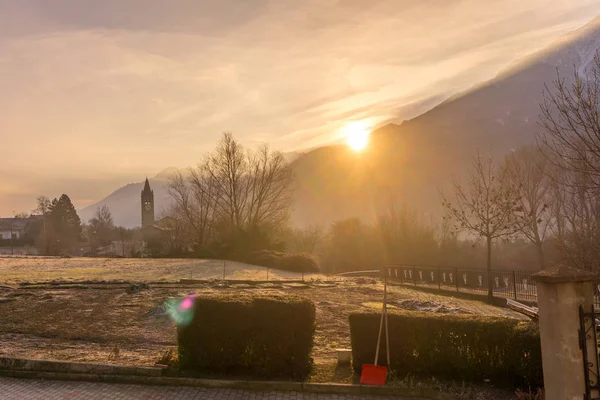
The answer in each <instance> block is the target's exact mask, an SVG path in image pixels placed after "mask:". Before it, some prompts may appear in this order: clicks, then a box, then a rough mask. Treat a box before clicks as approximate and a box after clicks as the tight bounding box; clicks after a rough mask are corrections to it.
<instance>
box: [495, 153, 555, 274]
mask: <svg viewBox="0 0 600 400" xmlns="http://www.w3.org/2000/svg"><path fill="white" fill-rule="evenodd" d="M549 167H550V165H549V162H548V160H547V158H546V157H545V156H544V155H543V154H542V153H541V152H540V151H539V150H538V149H537V148H535V147H533V146H528V147H524V148H521V149H518V150H516V151H515V152H513V153H511V154H509V155H508V156H507V157H506V159H505V160H504V165H503V166H502V168H503V169H504V171H503V172H504V174H505V176H506V179H507V184H508V185H510V186H512V187H513V188H515V189H516V190H517V192H518V197H517V201H518V206H517V207H516V210H517V212H516V215H515V217H516V218H517V219H520V221H519V223H518V224H517V226H519V227H520V232H521V233H522V235H523V236H524V237H525V238H526V239H527V240H529V241H530V242H531V243H532V244H533V245H534V246H535V248H536V253H537V259H538V268H539V269H544V266H545V260H544V247H543V246H544V239H545V238H546V235H547V234H548V232H549V231H550V228H551V225H552V218H551V216H550V213H549V207H550V205H549V204H550V202H551V198H550V193H551V192H550V189H551V185H550V178H549V176H548V174H549Z"/></svg>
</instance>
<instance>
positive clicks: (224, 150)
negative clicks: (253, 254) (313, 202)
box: [203, 133, 292, 233]
mask: <svg viewBox="0 0 600 400" xmlns="http://www.w3.org/2000/svg"><path fill="white" fill-rule="evenodd" d="M203 170H204V172H205V173H206V174H207V175H208V177H209V178H210V179H211V181H212V182H213V183H214V185H215V186H216V189H217V190H215V191H214V192H213V193H214V194H215V195H216V196H215V197H214V204H215V210H216V213H217V215H218V216H219V217H220V218H221V219H223V220H225V221H227V222H228V227H229V229H230V230H231V233H235V232H236V231H237V230H240V229H244V230H250V229H255V228H258V227H263V226H270V227H277V226H281V224H282V223H284V222H285V221H287V219H288V217H289V207H290V204H291V200H292V198H291V190H290V188H291V183H292V173H291V170H290V168H289V167H288V165H287V163H286V162H285V159H284V158H283V155H282V154H281V153H280V152H271V151H269V148H268V147H267V146H266V145H263V146H261V147H260V148H259V149H258V151H256V152H252V151H247V150H245V149H244V148H243V147H242V145H241V144H240V143H238V142H236V141H235V140H234V139H233V136H232V135H231V134H230V133H225V134H224V135H223V137H222V139H221V141H220V142H219V144H218V145H217V148H216V150H215V152H214V153H213V154H211V155H209V156H208V157H207V159H206V160H205V163H204V165H203Z"/></svg>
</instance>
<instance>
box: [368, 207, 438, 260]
mask: <svg viewBox="0 0 600 400" xmlns="http://www.w3.org/2000/svg"><path fill="white" fill-rule="evenodd" d="M377 230H378V231H379V234H380V235H381V239H382V242H383V245H384V247H385V250H386V253H387V259H388V261H389V262H395V263H417V264H432V263H434V262H435V261H437V259H436V258H437V254H438V250H439V247H438V243H437V240H436V237H435V229H434V228H433V227H432V226H429V225H427V224H426V223H424V222H423V220H422V219H421V218H420V217H419V215H418V214H417V213H416V212H415V211H413V210H411V209H410V208H408V207H407V206H404V205H395V204H390V205H389V206H388V209H387V211H386V213H384V214H382V215H380V216H379V218H378V220H377Z"/></svg>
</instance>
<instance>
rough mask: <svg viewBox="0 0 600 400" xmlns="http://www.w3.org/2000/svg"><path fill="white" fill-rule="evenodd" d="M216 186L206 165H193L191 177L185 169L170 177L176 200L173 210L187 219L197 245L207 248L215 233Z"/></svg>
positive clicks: (171, 190)
mask: <svg viewBox="0 0 600 400" xmlns="http://www.w3.org/2000/svg"><path fill="white" fill-rule="evenodd" d="M215 190H216V185H215V184H214V180H213V179H212V177H210V176H209V175H208V174H207V173H206V172H205V171H204V168H203V166H199V167H198V168H197V169H190V171H189V175H188V176H187V177H186V176H184V174H183V173H182V172H177V173H176V174H174V175H173V176H172V177H171V179H170V181H169V194H170V195H171V197H172V198H173V199H174V201H175V206H174V208H173V209H172V210H171V211H170V213H169V214H170V215H177V216H178V217H179V218H184V219H185V220H186V221H187V223H188V224H189V230H190V231H191V232H193V236H194V242H195V243H194V244H195V246H196V247H197V248H204V247H205V246H206V244H207V242H208V241H209V240H210V238H211V235H212V231H213V225H214V213H215V199H216V193H215Z"/></svg>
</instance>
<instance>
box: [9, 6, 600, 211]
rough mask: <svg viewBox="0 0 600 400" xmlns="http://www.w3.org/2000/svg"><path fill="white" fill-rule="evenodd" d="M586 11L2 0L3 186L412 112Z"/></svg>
mask: <svg viewBox="0 0 600 400" xmlns="http://www.w3.org/2000/svg"><path fill="white" fill-rule="evenodd" d="M598 12H600V5H598V4H596V2H593V1H589V0H578V1H571V0H568V1H567V0H554V1H551V0H531V1H528V2H524V1H517V0H505V1H502V2H481V1H477V0H465V1H460V2H455V1H446V0H427V1H426V0H422V1H408V0H403V1H397V0H375V1H370V2H367V3H365V2H364V1H359V0H354V1H336V0H311V1H305V2H295V1H276V2H273V1H267V0H264V1H263V0H252V1H244V2H237V1H233V0H228V1H221V2H198V1H194V0H179V1H173V2H168V3H166V2H164V1H158V0H145V1H141V0H139V1H134V0H105V1H101V2H100V1H99V2H81V1H78V0H53V1H46V0H23V1H19V2H12V1H8V0H0V77H2V78H0V140H1V142H2V143H3V144H5V145H6V147H8V148H9V149H10V150H9V151H7V152H6V151H5V152H4V154H3V167H4V168H5V171H6V172H7V174H8V176H9V178H7V181H10V182H12V183H11V185H12V186H15V185H17V184H18V183H19V182H20V180H21V179H23V178H22V177H20V178H15V177H14V176H16V175H17V174H11V171H26V173H27V174H29V175H28V176H30V177H35V176H40V175H41V174H42V173H43V175H44V178H43V179H42V178H40V179H37V180H36V179H35V178H31V179H30V181H31V182H30V183H29V188H30V189H28V190H29V191H30V192H31V193H32V194H33V193H35V192H38V193H43V191H44V190H47V189H48V185H46V183H47V182H54V183H56V185H58V184H60V185H64V186H65V189H64V191H67V189H68V190H74V189H71V188H74V187H75V186H74V185H73V184H71V183H69V182H77V188H80V189H77V190H80V192H81V193H80V194H79V195H78V196H77V198H82V199H84V198H94V197H95V196H102V195H103V194H108V192H109V191H110V190H112V189H114V187H112V186H109V185H114V184H116V183H126V182H127V180H128V179H131V178H132V177H133V176H137V175H139V176H141V177H143V176H145V175H146V174H149V175H152V174H154V173H156V172H158V171H160V170H161V169H163V168H165V167H168V166H186V165H191V164H195V163H196V161H198V159H199V158H200V157H201V156H202V154H203V153H204V152H206V151H207V150H209V149H210V148H212V147H213V145H214V143H215V142H216V140H217V139H218V137H219V135H220V133H221V132H223V131H232V132H233V133H234V134H235V135H236V137H237V138H239V139H240V140H242V142H244V143H246V144H248V145H256V144H257V143H260V142H270V143H271V144H272V146H273V147H276V148H281V149H283V150H292V149H301V148H304V147H312V146H316V145H321V144H326V143H329V142H331V141H334V140H336V139H337V135H338V133H339V128H340V127H341V126H343V124H345V123H347V122H348V121H349V120H353V119H357V118H365V119H369V120H370V121H372V122H373V123H374V124H377V123H380V122H381V123H382V122H384V121H387V120H390V119H394V120H398V119H400V120H401V119H403V118H409V117H412V116H414V115H415V114H417V113H419V112H421V111H423V110H424V109H425V108H427V107H430V106H431V104H432V101H433V99H442V98H445V97H447V96H449V95H451V94H453V93H455V92H456V91H459V90H463V89H465V88H468V87H470V86H471V85H473V84H474V83H476V82H478V81H481V80H484V79H488V78H490V77H492V76H494V75H495V74H496V73H497V72H498V71H499V70H500V69H501V68H503V67H504V66H506V65H508V64H509V63H511V62H512V61H513V60H515V59H516V58H519V57H522V56H524V55H526V54H528V53H530V52H532V51H535V50H537V49H539V48H541V47H542V46H544V45H546V44H549V43H550V42H551V41H552V40H554V39H556V38H557V37H558V36H560V35H561V34H563V33H565V32H567V31H569V30H571V29H574V28H576V27H577V26H580V25H582V24H584V23H585V22H586V21H587V19H589V18H590V17H589V15H593V14H596V13H598ZM17 149H18V151H17ZM24 154H25V156H23V155H24ZM11 175H14V176H13V177H11ZM91 177H107V179H105V180H101V181H94V180H92V179H91ZM86 182H89V184H87V185H86ZM86 190H87V191H88V192H89V193H87V194H86V193H84V192H85V191H86ZM17 192H18V191H15V189H14V188H12V189H11V188H9V187H8V184H6V185H5V186H4V187H2V188H0V200H1V201H0V215H2V214H5V213H7V212H10V211H12V209H16V210H20V209H27V208H28V207H30V206H29V205H24V206H21V203H20V202H21V201H22V196H21V197H18V200H14V201H13V200H10V199H11V197H10V196H16V194H17ZM92 193H93V194H92ZM12 198H13V199H17V197H12ZM32 201H33V200H32ZM5 204H9V205H8V206H5Z"/></svg>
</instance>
